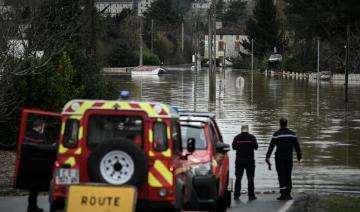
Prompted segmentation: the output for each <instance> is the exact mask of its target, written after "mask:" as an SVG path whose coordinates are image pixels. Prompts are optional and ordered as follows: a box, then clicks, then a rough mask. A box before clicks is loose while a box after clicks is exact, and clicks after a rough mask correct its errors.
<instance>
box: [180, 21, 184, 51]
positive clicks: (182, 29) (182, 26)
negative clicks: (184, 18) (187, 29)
mask: <svg viewBox="0 0 360 212" xmlns="http://www.w3.org/2000/svg"><path fill="white" fill-rule="evenodd" d="M181 52H182V53H183V52H184V22H182V23H181Z"/></svg>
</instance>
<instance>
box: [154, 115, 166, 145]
mask: <svg viewBox="0 0 360 212" xmlns="http://www.w3.org/2000/svg"><path fill="white" fill-rule="evenodd" d="M153 145H154V149H155V151H158V152H161V151H165V150H167V148H168V139H167V133H166V124H165V123H163V122H156V123H155V124H154V126H153Z"/></svg>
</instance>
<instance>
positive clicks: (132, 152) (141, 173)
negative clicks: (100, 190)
mask: <svg viewBox="0 0 360 212" xmlns="http://www.w3.org/2000/svg"><path fill="white" fill-rule="evenodd" d="M88 174H89V177H90V179H91V180H92V181H94V182H100V183H107V184H111V185H134V186H140V185H141V184H142V183H143V181H144V179H146V174H147V158H146V156H145V154H144V151H143V150H142V149H141V148H140V147H139V146H138V145H137V144H135V143H134V142H133V141H131V140H128V139H127V138H121V139H117V140H109V141H107V142H105V143H103V144H101V145H99V146H98V147H96V148H95V149H94V150H93V151H92V153H91V155H90V156H89V159H88Z"/></svg>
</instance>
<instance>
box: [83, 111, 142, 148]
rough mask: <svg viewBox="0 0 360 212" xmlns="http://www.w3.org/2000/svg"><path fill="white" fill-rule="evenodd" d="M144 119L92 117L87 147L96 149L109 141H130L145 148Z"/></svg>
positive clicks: (138, 117)
mask: <svg viewBox="0 0 360 212" xmlns="http://www.w3.org/2000/svg"><path fill="white" fill-rule="evenodd" d="M143 122H144V121H143V119H142V117H140V116H124V115H91V116H90V118H89V125H88V138H87V146H88V147H89V148H90V149H91V148H95V147H96V146H97V145H98V144H100V143H103V142H106V141H108V140H117V139H128V140H131V141H133V142H135V143H136V144H138V145H139V146H143V142H142V141H143V136H142V135H143Z"/></svg>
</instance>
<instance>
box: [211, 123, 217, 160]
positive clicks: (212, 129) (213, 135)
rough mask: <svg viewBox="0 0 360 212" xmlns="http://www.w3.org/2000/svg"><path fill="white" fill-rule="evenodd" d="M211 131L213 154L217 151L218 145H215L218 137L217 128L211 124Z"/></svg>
mask: <svg viewBox="0 0 360 212" xmlns="http://www.w3.org/2000/svg"><path fill="white" fill-rule="evenodd" d="M209 132H210V139H211V145H212V151H213V154H215V153H216V146H215V145H216V142H217V141H216V140H217V138H216V134H215V130H214V128H213V126H212V125H210V126H209Z"/></svg>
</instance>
